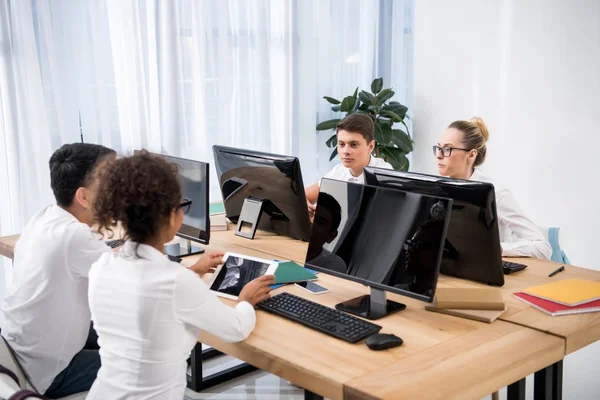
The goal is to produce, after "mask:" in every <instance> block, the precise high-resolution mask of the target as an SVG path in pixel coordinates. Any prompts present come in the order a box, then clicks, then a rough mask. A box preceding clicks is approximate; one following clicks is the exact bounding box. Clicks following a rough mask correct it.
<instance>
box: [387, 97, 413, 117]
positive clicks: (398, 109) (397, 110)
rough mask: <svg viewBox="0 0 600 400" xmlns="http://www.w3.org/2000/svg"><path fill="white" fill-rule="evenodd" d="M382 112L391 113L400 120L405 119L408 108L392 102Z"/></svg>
mask: <svg viewBox="0 0 600 400" xmlns="http://www.w3.org/2000/svg"><path fill="white" fill-rule="evenodd" d="M382 110H385V111H391V112H393V113H394V114H396V115H398V116H399V117H400V118H402V119H404V117H405V116H406V112H407V111H408V107H406V106H404V105H402V104H400V103H398V102H397V101H390V102H389V103H388V104H386V105H385V106H384V107H383V108H382Z"/></svg>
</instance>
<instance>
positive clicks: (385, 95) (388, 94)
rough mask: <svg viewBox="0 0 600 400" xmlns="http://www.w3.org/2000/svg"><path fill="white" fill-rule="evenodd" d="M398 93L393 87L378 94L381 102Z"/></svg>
mask: <svg viewBox="0 0 600 400" xmlns="http://www.w3.org/2000/svg"><path fill="white" fill-rule="evenodd" d="M395 94H396V93H395V92H394V91H393V90H392V89H384V90H382V91H381V92H380V93H379V94H378V95H377V99H378V100H379V103H380V104H383V103H385V102H386V101H387V100H389V99H391V98H392V97H393V96H394V95H395Z"/></svg>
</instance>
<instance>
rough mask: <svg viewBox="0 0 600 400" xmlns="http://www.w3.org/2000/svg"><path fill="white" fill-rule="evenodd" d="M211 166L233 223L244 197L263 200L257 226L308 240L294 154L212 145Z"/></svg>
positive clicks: (303, 198)
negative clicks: (213, 158) (261, 212)
mask: <svg viewBox="0 0 600 400" xmlns="http://www.w3.org/2000/svg"><path fill="white" fill-rule="evenodd" d="M213 151H214V155H215V167H216V170H217V177H218V178H219V185H220V187H221V193H222V195H223V202H224V204H225V213H226V215H227V218H229V219H230V220H231V221H232V222H233V223H237V222H238V219H239V217H240V214H241V211H242V207H243V204H244V200H245V199H246V198H248V197H253V198H256V199H260V200H263V201H266V202H265V206H264V210H265V212H264V213H263V215H262V217H261V219H260V223H259V224H258V228H259V229H262V230H266V231H271V232H275V233H278V234H280V235H284V236H290V237H293V238H296V239H301V240H308V239H309V237H310V229H311V226H310V220H309V218H308V208H307V206H306V197H305V194H304V184H303V182H302V173H301V172H300V161H299V160H298V159H297V158H296V157H291V156H283V155H277V154H269V153H261V152H257V151H252V150H243V149H236V148H231V147H224V146H213Z"/></svg>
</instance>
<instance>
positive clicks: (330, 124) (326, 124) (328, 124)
mask: <svg viewBox="0 0 600 400" xmlns="http://www.w3.org/2000/svg"><path fill="white" fill-rule="evenodd" d="M340 121H341V119H339V118H338V119H330V120H328V121H323V122H321V123H320V124H319V125H317V130H318V131H326V130H328V129H333V128H335V126H336V125H337V124H338V122H340Z"/></svg>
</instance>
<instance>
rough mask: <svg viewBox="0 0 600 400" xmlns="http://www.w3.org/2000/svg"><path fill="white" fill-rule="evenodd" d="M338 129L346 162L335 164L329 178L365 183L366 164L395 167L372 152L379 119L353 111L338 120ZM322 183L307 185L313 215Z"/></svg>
mask: <svg viewBox="0 0 600 400" xmlns="http://www.w3.org/2000/svg"><path fill="white" fill-rule="evenodd" d="M335 131H336V135H337V150H338V156H339V157H340V160H342V163H341V164H338V165H336V166H335V167H333V168H332V169H331V171H329V172H328V173H327V174H326V175H325V178H329V179H336V180H340V181H346V182H357V183H363V184H364V183H365V177H364V175H363V169H364V167H366V166H369V167H377V168H386V169H392V166H391V165H390V164H388V163H387V162H385V161H384V160H382V159H380V158H377V157H373V156H372V153H373V149H374V148H375V123H374V122H373V118H371V116H370V115H368V114H365V113H354V114H350V115H348V116H346V118H344V119H343V120H341V121H340V122H339V123H338V124H337V126H336V127H335ZM319 186H320V181H319V182H318V183H315V184H313V185H311V186H309V187H308V188H307V189H306V202H307V203H308V204H307V205H308V212H309V214H310V216H311V218H312V217H313V216H314V213H315V203H316V202H317V197H318V196H319Z"/></svg>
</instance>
